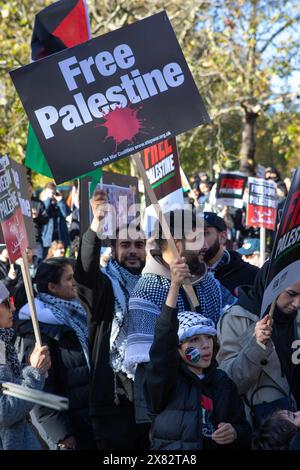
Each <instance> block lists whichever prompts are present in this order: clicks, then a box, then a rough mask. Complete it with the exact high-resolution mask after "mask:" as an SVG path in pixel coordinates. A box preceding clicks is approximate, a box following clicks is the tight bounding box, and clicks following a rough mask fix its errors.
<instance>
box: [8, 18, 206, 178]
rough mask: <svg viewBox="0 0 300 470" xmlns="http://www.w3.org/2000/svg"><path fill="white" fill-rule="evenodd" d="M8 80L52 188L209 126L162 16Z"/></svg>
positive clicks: (27, 68) (57, 56) (63, 53)
mask: <svg viewBox="0 0 300 470" xmlns="http://www.w3.org/2000/svg"><path fill="white" fill-rule="evenodd" d="M11 77H12V79H13V82H14V85H15V87H16V89H17V91H18V93H19V95H20V98H21V100H22V103H23V105H24V108H25V110H26V112H27V114H28V117H29V120H30V123H31V125H32V127H33V129H34V131H35V134H36V136H37V138H38V141H39V143H40V146H41V148H42V150H43V153H44V155H45V157H46V160H47V162H48V164H49V167H50V168H51V171H52V173H53V175H54V178H55V180H56V182H57V183H61V182H63V181H66V180H70V179H72V178H74V177H77V176H78V175H82V174H84V173H87V172H89V171H92V170H94V169H95V168H97V167H101V166H103V165H106V164H108V163H111V162H113V161H115V160H118V159H120V158H124V157H127V156H128V155H131V154H134V153H136V152H138V151H140V150H142V149H144V148H146V147H149V146H151V145H153V144H155V143H158V142H160V141H162V140H164V139H166V138H169V137H172V136H175V135H177V134H180V133H182V132H185V131H187V130H189V129H191V128H193V127H196V126H198V125H200V124H204V123H207V122H209V116H208V114H207V111H206V109H205V106H204V104H203V101H202V99H201V97H200V94H199V92H198V90H197V87H196V85H195V82H194V80H193V77H192V75H191V73H190V71H189V68H188V65H187V63H186V61H185V58H184V56H183V54H182V51H181V49H180V46H179V44H178V41H177V39H176V36H175V34H174V31H173V29H172V26H171V23H170V21H169V19H168V16H167V14H166V13H165V12H161V13H158V14H156V15H153V16H151V17H149V18H146V19H144V20H141V21H138V22H137V23H134V24H132V25H129V26H126V27H124V28H122V29H119V30H116V31H114V32H112V33H108V34H106V35H104V36H100V37H98V38H96V39H92V40H90V41H87V42H85V43H83V44H80V45H78V46H76V47H73V48H69V49H66V50H63V51H61V52H59V53H57V54H53V55H51V56H48V57H46V58H45V59H42V60H38V61H37V62H34V63H32V64H30V65H27V66H25V67H22V68H20V69H17V70H15V71H13V72H11Z"/></svg>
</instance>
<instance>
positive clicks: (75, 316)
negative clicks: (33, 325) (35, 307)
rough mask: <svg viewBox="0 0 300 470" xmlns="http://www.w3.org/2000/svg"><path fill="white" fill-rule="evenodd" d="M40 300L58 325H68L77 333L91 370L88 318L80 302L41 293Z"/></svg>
mask: <svg viewBox="0 0 300 470" xmlns="http://www.w3.org/2000/svg"><path fill="white" fill-rule="evenodd" d="M38 298H39V299H40V300H41V301H42V302H43V304H44V306H45V307H48V308H49V309H50V310H51V313H52V314H53V316H54V317H55V319H56V321H57V324H59V325H66V326H68V327H69V328H71V329H72V330H73V331H74V332H75V333H76V336H77V338H78V340H79V342H80V345H81V347H82V349H83V352H84V356H85V358H86V362H87V365H88V367H89V368H90V359H89V346H88V328H87V316H86V311H85V309H84V307H83V306H82V305H81V303H80V302H79V300H77V299H74V300H64V299H60V298H59V297H55V296H53V295H50V294H44V293H40V294H39V295H38ZM39 320H40V319H39Z"/></svg>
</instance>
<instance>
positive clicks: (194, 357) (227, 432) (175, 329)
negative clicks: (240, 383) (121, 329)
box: [144, 258, 251, 450]
mask: <svg viewBox="0 0 300 470" xmlns="http://www.w3.org/2000/svg"><path fill="white" fill-rule="evenodd" d="M170 271H171V284H170V289H169V292H168V296H167V299H166V303H165V304H164V305H163V307H162V311H161V313H160V315H159V317H158V319H157V322H156V325H155V333H154V341H153V344H152V346H151V349H150V353H149V354H150V362H149V363H148V364H147V365H146V366H145V385H144V390H145V396H146V401H147V404H148V408H149V411H150V413H151V416H152V417H153V418H152V419H153V424H152V432H151V438H152V449H155V450H158V449H159V450H162V449H172V450H175V449H176V450H179V449H180V450H182V449H189V450H191V449H204V450H207V449H211V450H212V449H228V448H244V449H245V448H249V447H250V435H251V428H250V426H249V423H247V421H246V418H245V412H244V409H243V403H242V401H241V399H240V398H239V396H238V392H237V389H236V386H235V384H234V383H233V382H232V380H230V379H229V378H228V377H227V374H225V373H224V372H223V371H221V370H219V369H217V363H216V360H215V354H216V348H217V343H216V334H217V332H216V329H215V327H214V322H213V321H212V320H210V319H208V318H206V317H204V316H203V315H200V314H199V313H197V312H190V311H183V312H180V313H178V312H177V308H176V305H177V298H178V294H179V289H180V287H181V286H182V283H183V282H184V280H185V279H186V278H188V277H190V271H189V268H188V266H187V264H186V263H185V259H184V258H179V259H177V260H174V262H171V263H170Z"/></svg>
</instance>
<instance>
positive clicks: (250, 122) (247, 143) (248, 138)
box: [240, 109, 258, 171]
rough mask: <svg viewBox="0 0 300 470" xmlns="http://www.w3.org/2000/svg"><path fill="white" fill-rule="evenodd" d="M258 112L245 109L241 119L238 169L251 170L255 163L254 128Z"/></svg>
mask: <svg viewBox="0 0 300 470" xmlns="http://www.w3.org/2000/svg"><path fill="white" fill-rule="evenodd" d="M257 118H258V113H254V112H253V111H247V110H246V109H245V115H244V119H243V131H242V144H241V150H240V169H241V170H245V169H249V170H250V171H253V169H254V165H255V147H256V145H255V129H256V119H257Z"/></svg>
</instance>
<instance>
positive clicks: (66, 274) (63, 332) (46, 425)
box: [17, 258, 94, 449]
mask: <svg viewBox="0 0 300 470" xmlns="http://www.w3.org/2000/svg"><path fill="white" fill-rule="evenodd" d="M36 287H37V291H38V296H37V298H36V300H35V303H36V309H37V317H38V320H39V324H40V329H41V335H42V339H43V342H44V343H46V344H47V345H48V347H49V350H50V354H51V357H52V358H53V359H52V363H53V366H52V368H51V370H50V371H49V375H48V377H47V379H46V382H45V391H47V392H51V393H54V394H58V395H62V396H65V397H67V398H68V399H69V403H70V407H69V410H67V411H53V410H50V409H48V408H46V407H44V406H36V407H35V409H34V412H33V419H34V422H36V426H37V428H38V430H39V432H40V434H41V436H42V437H43V439H44V440H45V441H46V442H47V444H48V446H49V448H50V449H93V448H94V443H93V437H92V429H91V426H90V423H89V372H90V370H89V368H90V361H89V350H88V349H89V348H88V334H87V321H86V311H85V309H84V307H83V306H82V305H81V303H80V302H79V300H78V298H77V287H76V283H75V280H74V277H73V267H72V264H71V261H70V260H68V259H66V258H51V259H49V260H46V261H44V262H42V263H41V264H40V266H39V268H38V270H37V274H36ZM18 316H19V321H18V324H17V335H18V338H17V344H18V347H19V350H20V352H22V351H24V355H25V357H27V356H28V354H29V351H30V350H31V349H32V346H33V342H34V337H33V331H32V326H31V321H30V320H29V318H30V313H29V307H28V304H26V305H24V306H23V307H22V308H21V309H20V311H19V314H18Z"/></svg>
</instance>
